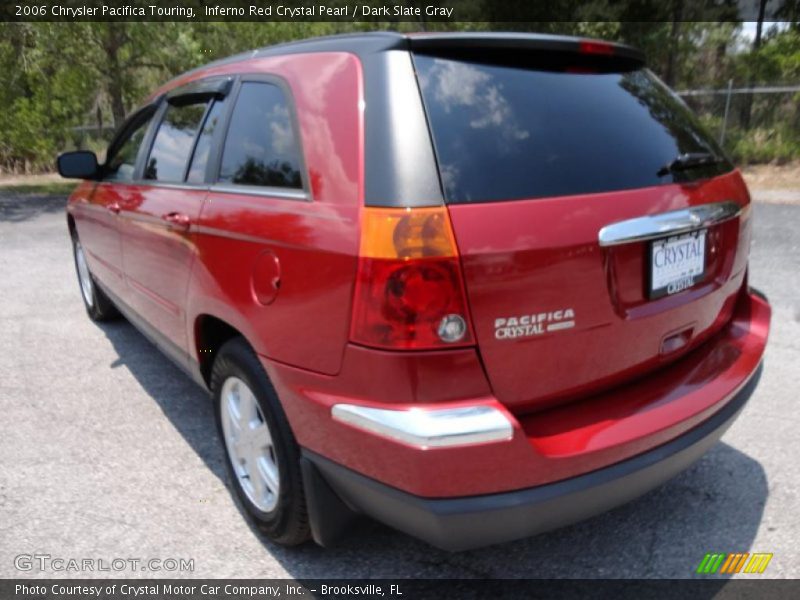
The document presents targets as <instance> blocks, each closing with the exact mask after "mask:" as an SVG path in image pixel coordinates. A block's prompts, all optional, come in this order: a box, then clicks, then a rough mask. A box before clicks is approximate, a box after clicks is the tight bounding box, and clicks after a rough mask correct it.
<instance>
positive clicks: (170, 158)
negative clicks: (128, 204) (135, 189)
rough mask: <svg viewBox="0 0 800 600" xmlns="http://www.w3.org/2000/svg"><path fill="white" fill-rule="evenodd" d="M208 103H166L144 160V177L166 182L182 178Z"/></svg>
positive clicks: (175, 181) (177, 180) (173, 181)
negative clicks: (148, 153)
mask: <svg viewBox="0 0 800 600" xmlns="http://www.w3.org/2000/svg"><path fill="white" fill-rule="evenodd" d="M207 105H208V101H203V102H199V103H197V102H196V103H193V104H180V105H174V104H169V105H168V106H167V110H166V112H165V113H164V118H163V119H162V121H161V124H160V125H159V126H158V132H157V133H156V137H155V140H153V147H152V149H151V150H150V155H149V156H148V157H147V161H146V162H145V168H144V178H145V179H151V180H154V181H161V182H167V183H180V182H182V181H183V179H184V175H185V174H186V166H187V164H188V163H189V156H190V155H191V154H192V148H193V147H194V141H195V137H196V136H197V132H198V130H199V129H200V125H201V123H202V121H203V116H204V115H205V112H206V106H207Z"/></svg>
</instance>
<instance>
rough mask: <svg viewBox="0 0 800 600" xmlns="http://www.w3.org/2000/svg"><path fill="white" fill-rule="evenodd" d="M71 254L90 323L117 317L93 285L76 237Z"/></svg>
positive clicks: (113, 309)
mask: <svg viewBox="0 0 800 600" xmlns="http://www.w3.org/2000/svg"><path fill="white" fill-rule="evenodd" d="M72 254H73V257H74V258H75V271H76V272H77V274H78V284H79V285H80V288H81V297H82V298H83V305H84V307H85V308H86V313H87V314H88V315H89V318H90V319H91V320H92V321H108V320H111V319H115V318H117V317H119V312H118V311H117V308H116V307H115V306H114V303H113V302H111V300H110V299H109V297H108V296H106V295H105V293H104V292H103V290H101V289H100V288H99V287H98V286H97V283H95V280H94V277H93V276H92V272H91V271H90V270H89V263H87V262H86V253H85V251H84V249H83V246H82V245H81V241H80V239H78V236H77V235H74V236H73V237H72Z"/></svg>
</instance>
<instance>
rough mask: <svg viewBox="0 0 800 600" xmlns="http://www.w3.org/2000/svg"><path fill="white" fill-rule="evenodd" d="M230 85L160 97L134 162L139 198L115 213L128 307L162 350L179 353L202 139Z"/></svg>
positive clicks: (199, 198)
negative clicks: (144, 146)
mask: <svg viewBox="0 0 800 600" xmlns="http://www.w3.org/2000/svg"><path fill="white" fill-rule="evenodd" d="M229 86H230V82H229V81H214V82H211V83H208V82H201V83H198V84H191V85H189V86H186V87H185V88H180V89H178V90H176V91H174V92H171V93H170V94H169V95H168V97H167V98H165V100H164V102H163V104H162V106H161V107H160V109H159V112H158V116H157V121H158V125H157V127H156V128H155V129H154V132H153V134H152V136H151V138H152V141H151V142H150V144H149V150H148V152H147V156H146V158H145V159H144V161H143V164H142V167H141V169H142V173H141V180H140V182H139V186H138V195H139V197H138V199H137V202H136V203H134V204H131V205H127V206H123V210H122V212H121V218H122V227H121V232H122V259H123V268H124V272H125V277H126V280H127V284H128V295H129V298H130V305H131V308H133V309H134V310H135V311H136V313H138V315H139V316H140V317H141V318H143V319H144V321H146V324H147V325H149V326H150V328H151V329H153V330H155V332H156V333H158V334H160V335H158V336H157V337H158V338H159V341H161V342H166V344H165V350H167V351H175V352H177V353H178V354H179V355H183V356H185V354H186V323H185V321H186V319H185V315H186V311H185V296H186V287H187V284H188V281H189V275H190V272H191V268H192V263H193V261H194V258H195V255H196V253H197V248H196V243H195V237H196V232H195V225H196V222H197V218H198V216H199V214H200V209H201V206H202V203H203V200H204V198H205V196H206V193H207V188H206V186H205V183H204V169H205V161H206V160H207V158H208V148H209V145H210V144H209V143H208V139H209V138H210V137H211V135H213V131H214V129H215V128H216V123H217V121H218V120H219V116H220V114H221V112H222V110H223V108H222V107H223V106H224V96H225V94H226V93H227V91H226V90H227V88H228V87H229ZM193 157H194V159H193Z"/></svg>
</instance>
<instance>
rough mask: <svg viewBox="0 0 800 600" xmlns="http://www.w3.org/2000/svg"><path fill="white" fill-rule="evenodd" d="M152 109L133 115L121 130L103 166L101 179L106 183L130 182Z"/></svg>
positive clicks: (151, 115) (151, 116)
mask: <svg viewBox="0 0 800 600" xmlns="http://www.w3.org/2000/svg"><path fill="white" fill-rule="evenodd" d="M153 112H154V109H153V108H147V109H145V110H144V111H142V112H140V113H138V114H136V115H134V116H133V117H132V118H131V120H130V121H129V123H128V124H127V125H126V126H125V127H124V128H123V130H122V134H121V136H120V137H119V138H117V139H116V140H115V141H114V142H112V144H111V147H110V148H109V150H108V158H106V163H105V165H104V166H103V179H105V180H107V181H132V180H133V173H134V170H135V169H136V157H137V156H138V154H139V147H140V146H141V145H142V141H143V140H144V135H145V133H146V132H147V126H148V125H149V124H150V121H151V119H152V118H153Z"/></svg>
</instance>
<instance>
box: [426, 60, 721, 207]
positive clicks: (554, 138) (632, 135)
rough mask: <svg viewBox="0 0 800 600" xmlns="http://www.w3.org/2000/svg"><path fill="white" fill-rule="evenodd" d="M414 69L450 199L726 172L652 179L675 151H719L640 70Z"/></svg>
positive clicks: (703, 173)
mask: <svg viewBox="0 0 800 600" xmlns="http://www.w3.org/2000/svg"><path fill="white" fill-rule="evenodd" d="M415 63H416V67H417V73H418V78H419V82H420V87H421V90H422V96H423V100H424V104H425V109H426V112H427V115H428V121H429V124H430V127H431V131H432V135H433V140H434V145H435V148H436V155H437V160H438V163H439V172H440V177H441V180H442V187H443V189H444V192H445V197H446V200H447V202H448V203H469V202H488V201H500V200H513V199H521V198H537V197H544V196H564V195H571V194H591V193H596V192H606V191H613V190H623V189H630V188H639V187H647V186H653V185H659V184H663V183H671V182H673V181H676V180H680V181H687V180H690V179H697V178H701V177H708V176H710V175H716V174H719V173H722V172H725V171H728V170H730V169H731V168H732V167H731V165H730V164H729V163H727V161H724V162H722V163H720V164H715V165H711V166H704V167H702V168H697V169H691V170H685V171H681V172H680V173H675V174H672V173H667V174H666V175H661V176H659V175H658V174H657V173H658V172H659V170H660V169H661V168H662V167H663V166H664V165H666V164H668V163H670V162H671V161H673V160H674V159H675V158H676V157H677V156H678V155H679V154H683V153H697V152H704V153H711V154H714V155H716V156H720V157H721V156H722V151H721V150H720V149H719V147H718V146H717V144H716V143H715V142H714V141H713V139H711V138H710V137H709V136H707V135H706V134H705V133H704V132H703V131H702V130H701V128H700V127H699V125H698V123H697V122H696V119H695V118H694V116H693V115H692V113H691V112H690V111H689V109H688V108H686V106H685V105H684V104H683V103H682V102H681V101H680V100H679V99H677V97H676V96H674V95H673V94H672V93H671V92H670V91H669V90H668V89H667V88H666V87H665V86H664V85H663V84H661V83H660V82H659V81H658V80H657V79H656V78H655V76H653V75H652V74H651V73H650V72H649V71H646V70H636V71H629V72H625V73H614V72H611V73H609V72H586V70H585V69H584V70H581V71H578V70H574V72H571V71H569V70H568V71H563V70H562V71H545V70H538V69H530V68H520V67H508V66H503V65H498V64H479V63H472V62H465V61H460V60H451V59H445V58H437V57H431V56H421V55H418V56H415Z"/></svg>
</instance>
